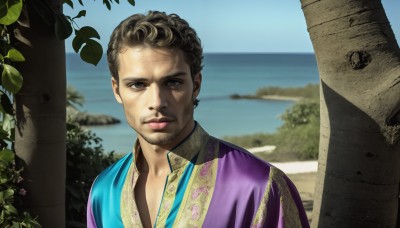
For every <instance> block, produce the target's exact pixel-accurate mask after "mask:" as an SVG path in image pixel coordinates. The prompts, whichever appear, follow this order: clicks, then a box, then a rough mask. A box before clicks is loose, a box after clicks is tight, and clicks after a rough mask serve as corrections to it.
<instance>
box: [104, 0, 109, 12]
mask: <svg viewBox="0 0 400 228" xmlns="http://www.w3.org/2000/svg"><path fill="white" fill-rule="evenodd" d="M103 4H105V5H106V6H107V9H108V10H111V3H110V2H109V1H108V0H103Z"/></svg>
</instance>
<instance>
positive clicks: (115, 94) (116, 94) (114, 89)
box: [111, 77, 122, 104]
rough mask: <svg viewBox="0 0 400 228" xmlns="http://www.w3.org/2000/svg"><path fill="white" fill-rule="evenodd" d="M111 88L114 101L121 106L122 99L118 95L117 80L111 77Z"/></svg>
mask: <svg viewBox="0 0 400 228" xmlns="http://www.w3.org/2000/svg"><path fill="white" fill-rule="evenodd" d="M111 86H112V90H113V93H114V97H115V99H116V100H117V101H118V103H120V104H122V99H121V96H120V95H119V84H118V81H117V79H115V78H114V77H111Z"/></svg>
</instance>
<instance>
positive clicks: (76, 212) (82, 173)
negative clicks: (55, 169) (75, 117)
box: [66, 124, 118, 227]
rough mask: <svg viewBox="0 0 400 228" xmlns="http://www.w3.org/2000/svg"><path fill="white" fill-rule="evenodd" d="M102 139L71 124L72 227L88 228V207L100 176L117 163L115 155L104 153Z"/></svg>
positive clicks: (69, 217)
mask: <svg viewBox="0 0 400 228" xmlns="http://www.w3.org/2000/svg"><path fill="white" fill-rule="evenodd" d="M100 143H101V139H100V138H99V137H97V136H96V135H95V134H93V133H91V132H90V131H89V130H85V129H83V128H81V127H80V126H78V125H74V124H67V183H66V184H67V189H66V207H67V208H66V209H67V210H66V211H67V223H68V226H69V227H85V222H86V203H87V200H88V196H89V191H90V187H91V185H92V183H93V181H94V179H95V178H96V176H97V175H98V174H99V173H100V172H101V171H102V170H104V169H105V168H106V167H108V166H110V165H111V164H112V163H114V162H115V161H116V160H117V159H118V157H116V156H115V155H114V152H110V153H104V150H103V147H102V145H101V144H100Z"/></svg>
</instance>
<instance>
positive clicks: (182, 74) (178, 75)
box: [163, 71, 186, 79]
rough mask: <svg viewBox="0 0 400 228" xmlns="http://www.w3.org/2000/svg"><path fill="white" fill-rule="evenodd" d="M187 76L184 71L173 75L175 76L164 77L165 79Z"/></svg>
mask: <svg viewBox="0 0 400 228" xmlns="http://www.w3.org/2000/svg"><path fill="white" fill-rule="evenodd" d="M185 75H186V72H184V71H178V72H176V73H173V74H170V75H166V76H164V77H163V79H169V78H175V77H181V76H185Z"/></svg>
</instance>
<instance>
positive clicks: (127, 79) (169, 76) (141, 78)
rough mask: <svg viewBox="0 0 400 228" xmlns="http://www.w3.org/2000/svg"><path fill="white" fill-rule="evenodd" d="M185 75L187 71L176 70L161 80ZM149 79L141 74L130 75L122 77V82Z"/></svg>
mask: <svg viewBox="0 0 400 228" xmlns="http://www.w3.org/2000/svg"><path fill="white" fill-rule="evenodd" d="M185 75H186V72H184V71H178V72H176V73H173V74H169V75H166V76H163V77H162V78H161V80H167V79H170V78H175V77H182V76H185ZM148 80H149V78H146V77H141V76H139V77H135V76H129V77H126V78H124V79H122V82H131V81H148Z"/></svg>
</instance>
